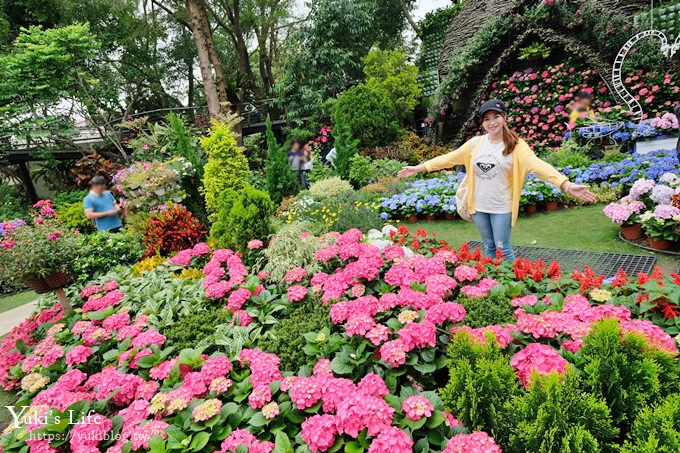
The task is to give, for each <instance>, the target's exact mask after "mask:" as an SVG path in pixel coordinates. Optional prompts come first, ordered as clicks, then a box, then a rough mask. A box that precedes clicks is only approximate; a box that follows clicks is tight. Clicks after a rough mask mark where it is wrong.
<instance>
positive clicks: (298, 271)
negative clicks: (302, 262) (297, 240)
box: [283, 266, 307, 285]
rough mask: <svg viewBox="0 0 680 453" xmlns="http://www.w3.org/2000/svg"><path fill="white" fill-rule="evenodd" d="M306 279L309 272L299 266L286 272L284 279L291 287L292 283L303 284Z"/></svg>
mask: <svg viewBox="0 0 680 453" xmlns="http://www.w3.org/2000/svg"><path fill="white" fill-rule="evenodd" d="M305 277H307V270H306V269H305V268H304V267H300V266H298V267H296V268H294V269H291V270H289V271H288V272H286V275H285V277H284V278H283V279H284V280H285V281H286V283H288V284H289V285H290V284H292V283H296V282H301V281H302V280H303V279H304V278H305Z"/></svg>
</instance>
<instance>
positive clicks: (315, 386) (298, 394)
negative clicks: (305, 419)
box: [289, 376, 322, 410]
mask: <svg viewBox="0 0 680 453" xmlns="http://www.w3.org/2000/svg"><path fill="white" fill-rule="evenodd" d="M289 394H290V399H291V401H292V402H293V404H295V406H296V407H297V408H298V409H299V410H302V409H307V408H309V407H312V406H314V405H315V404H316V403H318V402H319V400H320V399H321V395H322V386H321V382H320V381H319V379H318V378H317V377H316V376H312V377H305V376H301V377H298V378H296V379H295V381H293V384H292V385H291V387H290V391H289Z"/></svg>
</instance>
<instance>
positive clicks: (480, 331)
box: [451, 324, 516, 348]
mask: <svg viewBox="0 0 680 453" xmlns="http://www.w3.org/2000/svg"><path fill="white" fill-rule="evenodd" d="M459 330H462V331H465V332H468V333H469V334H470V335H472V337H473V338H476V339H477V340H479V342H480V343H485V342H486V335H492V336H493V337H495V339H496V342H497V343H498V345H499V346H500V347H501V348H507V347H508V345H509V344H510V343H512V341H513V337H512V332H513V331H514V330H516V327H515V326H514V325H512V324H508V325H507V326H499V325H493V326H486V327H478V328H476V329H471V328H470V327H468V326H462V327H453V328H452V329H451V334H453V335H455V334H456V332H458V331H459Z"/></svg>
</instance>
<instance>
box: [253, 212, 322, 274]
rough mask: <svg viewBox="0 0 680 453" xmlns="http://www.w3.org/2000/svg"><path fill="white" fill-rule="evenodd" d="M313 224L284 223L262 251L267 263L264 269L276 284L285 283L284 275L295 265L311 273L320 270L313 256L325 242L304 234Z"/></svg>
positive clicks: (319, 265) (319, 264)
mask: <svg viewBox="0 0 680 453" xmlns="http://www.w3.org/2000/svg"><path fill="white" fill-rule="evenodd" d="M312 228H313V226H312V225H311V224H310V223H309V222H293V223H290V224H288V225H284V226H283V227H281V229H280V230H279V231H278V232H277V233H276V235H275V236H274V237H273V238H272V240H271V243H270V244H269V247H267V248H266V249H265V251H264V256H265V258H266V259H267V263H266V264H265V266H264V270H266V271H267V272H269V278H270V279H271V280H272V281H273V282H274V283H277V284H281V285H283V284H285V280H284V276H285V275H286V273H287V272H288V271H289V270H291V269H293V268H294V267H296V266H301V267H303V268H305V269H306V270H307V273H308V274H309V275H313V274H315V273H317V272H319V271H321V270H322V268H321V263H320V262H319V260H317V259H316V258H315V256H314V255H315V254H316V252H317V250H320V249H322V248H323V247H325V244H324V243H323V242H322V241H321V239H319V238H318V237H316V236H313V235H311V234H310V235H305V237H303V233H307V232H309V231H310V229H312Z"/></svg>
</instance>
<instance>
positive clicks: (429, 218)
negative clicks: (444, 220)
mask: <svg viewBox="0 0 680 453" xmlns="http://www.w3.org/2000/svg"><path fill="white" fill-rule="evenodd" d="M425 220H427V221H430V222H431V221H433V220H437V216H434V215H432V214H425Z"/></svg>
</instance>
